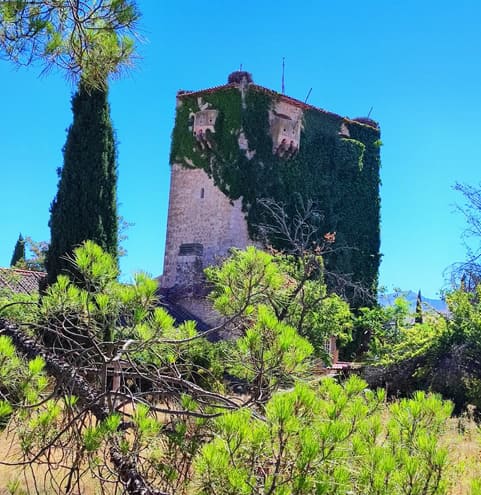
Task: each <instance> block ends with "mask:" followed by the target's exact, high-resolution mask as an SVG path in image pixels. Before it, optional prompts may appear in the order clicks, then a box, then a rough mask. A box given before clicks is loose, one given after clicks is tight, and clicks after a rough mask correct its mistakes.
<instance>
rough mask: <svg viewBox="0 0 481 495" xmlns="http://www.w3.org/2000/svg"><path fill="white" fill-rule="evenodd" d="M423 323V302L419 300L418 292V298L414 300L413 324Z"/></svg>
mask: <svg viewBox="0 0 481 495" xmlns="http://www.w3.org/2000/svg"><path fill="white" fill-rule="evenodd" d="M422 322H423V300H422V298H421V291H420V290H419V291H418V297H417V299H416V315H415V317H414V323H422Z"/></svg>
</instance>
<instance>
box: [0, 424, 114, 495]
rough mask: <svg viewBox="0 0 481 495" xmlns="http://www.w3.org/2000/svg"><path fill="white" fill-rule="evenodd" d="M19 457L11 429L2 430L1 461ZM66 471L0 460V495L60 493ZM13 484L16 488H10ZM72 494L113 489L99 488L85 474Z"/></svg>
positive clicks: (90, 493)
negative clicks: (18, 464) (19, 464)
mask: <svg viewBox="0 0 481 495" xmlns="http://www.w3.org/2000/svg"><path fill="white" fill-rule="evenodd" d="M21 458H22V454H21V450H20V447H19V445H18V442H17V439H16V436H15V433H14V432H7V431H4V432H3V433H2V434H1V435H0V461H2V462H3V463H5V462H7V463H14V462H15V461H18V460H19V459H21ZM66 474H67V470H66V469H63V468H61V467H57V466H55V469H54V470H53V471H50V470H49V469H48V466H47V465H46V464H34V465H28V464H27V465H21V466H11V465H6V464H1V463H0V495H11V494H15V495H27V494H34V493H40V494H41V495H53V494H58V493H63V490H61V489H59V487H58V483H59V482H61V481H62V480H63V479H64V478H65V476H66ZM15 485H17V487H16V489H14V487H15ZM71 493H72V495H84V494H88V495H97V494H99V495H100V494H105V493H107V494H109V493H113V491H112V492H111V491H109V490H108V489H105V488H104V490H103V491H102V490H101V488H100V483H99V481H98V480H96V479H94V478H93V477H92V476H90V475H89V474H86V475H85V476H84V477H83V478H82V480H81V482H80V487H79V488H78V489H76V490H75V491H74V492H71Z"/></svg>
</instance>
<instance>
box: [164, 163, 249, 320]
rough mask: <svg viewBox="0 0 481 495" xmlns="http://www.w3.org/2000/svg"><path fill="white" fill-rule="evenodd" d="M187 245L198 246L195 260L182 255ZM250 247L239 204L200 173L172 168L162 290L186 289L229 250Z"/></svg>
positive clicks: (192, 257)
mask: <svg viewBox="0 0 481 495" xmlns="http://www.w3.org/2000/svg"><path fill="white" fill-rule="evenodd" d="M190 244H195V245H197V246H195V247H196V248H197V250H198V251H197V252H196V253H195V256H193V255H182V254H181V246H182V245H184V246H185V245H190ZM249 244H251V242H250V240H249V235H248V232H247V222H246V220H245V218H244V213H243V211H242V205H241V200H240V199H239V200H237V201H234V202H231V201H230V200H229V199H228V198H227V197H226V196H225V195H224V194H223V193H222V192H221V191H220V190H219V189H218V188H217V187H216V186H214V183H213V181H212V179H210V178H209V177H208V175H207V174H206V173H205V172H204V171H203V170H201V169H187V168H184V167H182V166H181V165H178V164H174V165H172V169H171V183H170V197H169V213H168V219H167V239H166V246H165V257H164V274H163V276H162V278H161V285H162V287H164V288H172V287H175V286H177V287H182V286H185V285H186V284H188V283H189V282H188V280H189V279H191V276H192V279H196V278H197V277H196V274H198V272H199V270H202V269H203V268H205V267H206V266H208V265H211V264H213V263H215V262H216V260H218V258H219V257H222V256H224V255H226V254H227V252H228V250H229V248H231V247H238V248H241V249H243V248H245V247H246V246H247V245H249ZM198 245H201V247H202V249H201V252H199V249H200V246H198ZM189 264H190V265H189ZM189 266H191V267H192V268H191V270H192V272H195V273H192V274H190V275H189V273H188V272H189ZM199 316H201V315H199Z"/></svg>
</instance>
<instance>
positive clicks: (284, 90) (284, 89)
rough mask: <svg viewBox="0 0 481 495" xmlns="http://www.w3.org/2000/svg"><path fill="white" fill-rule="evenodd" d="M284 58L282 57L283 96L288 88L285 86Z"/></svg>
mask: <svg viewBox="0 0 481 495" xmlns="http://www.w3.org/2000/svg"><path fill="white" fill-rule="evenodd" d="M284 60H285V59H284V57H282V94H285V92H286V88H285V86H284V69H285V63H284Z"/></svg>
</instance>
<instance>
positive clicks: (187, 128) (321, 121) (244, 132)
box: [171, 83, 381, 302]
mask: <svg viewBox="0 0 481 495" xmlns="http://www.w3.org/2000/svg"><path fill="white" fill-rule="evenodd" d="M279 101H285V102H286V104H288V105H289V104H292V105H294V106H298V107H300V108H301V109H302V128H301V134H300V143H299V147H298V150H296V153H293V154H292V155H290V156H288V157H286V156H279V155H278V154H276V153H274V152H273V149H274V146H273V137H272V126H271V122H270V118H271V120H272V110H273V108H274V107H275V106H276V104H277V103H278V102H279ZM206 108H208V109H214V110H217V118H216V120H215V125H214V132H209V131H208V130H207V132H206V135H205V136H204V137H203V142H202V143H200V142H199V140H198V138H197V137H196V136H195V135H194V132H193V126H194V118H195V117H194V116H195V114H196V113H198V112H199V111H201V110H204V109H206ZM284 130H285V129H284ZM380 144H381V142H380V131H379V128H378V126H377V124H376V123H375V122H373V121H371V120H366V119H364V121H363V122H358V121H355V120H350V119H346V118H343V117H340V116H338V115H335V114H332V113H329V112H325V111H322V110H319V109H317V108H315V107H312V106H310V105H305V104H303V103H301V102H298V101H297V100H293V99H290V98H287V97H285V96H284V95H280V94H279V93H275V92H273V91H270V90H268V89H266V88H263V87H261V86H257V85H254V84H242V83H241V84H228V85H226V86H221V87H219V88H214V89H212V90H205V91H199V92H195V93H188V92H181V93H179V94H178V99H177V114H176V120H175V127H174V131H173V138H172V149H171V163H172V164H180V165H182V166H183V167H185V168H200V169H203V170H204V171H205V172H206V173H207V174H208V175H209V176H210V177H211V178H212V179H213V181H214V183H215V185H216V186H217V187H218V188H219V189H220V190H221V191H222V192H223V193H224V194H226V195H227V196H228V197H229V198H230V199H231V200H236V199H239V198H241V199H242V204H243V210H244V212H245V215H246V220H247V224H248V229H249V235H250V237H251V238H252V239H256V238H257V236H258V234H259V232H258V226H259V225H261V224H263V223H265V222H266V218H265V210H264V209H263V208H262V207H261V206H260V205H259V203H258V202H257V200H258V199H260V198H270V199H272V200H274V201H276V202H277V203H282V204H283V205H285V208H286V211H287V213H288V214H289V215H293V213H294V211H295V208H296V205H297V203H298V201H299V199H300V198H301V199H302V200H303V201H304V202H307V200H312V201H313V202H314V204H315V205H316V207H317V208H318V209H319V210H320V211H321V212H322V220H321V228H320V229H319V237H322V236H323V235H324V234H325V233H328V232H331V233H333V232H335V233H336V242H335V244H334V249H333V252H332V253H331V254H328V255H326V260H325V262H326V266H327V268H328V269H329V270H331V271H334V272H337V273H342V274H345V275H347V276H350V277H351V278H352V280H353V281H355V282H357V283H359V284H361V285H362V286H364V287H365V288H368V289H373V290H375V288H376V286H377V274H378V268H379V262H380V254H379V247H380V240H379V234H380V229H379V223H380V216H379V208H380V201H379V166H380ZM319 240H320V239H319ZM269 241H270V242H271V243H272V244H273V245H274V246H275V247H277V248H282V247H283V246H282V243H281V242H280V241H279V239H276V238H275V237H272V238H271V239H269ZM353 302H355V301H353Z"/></svg>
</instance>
